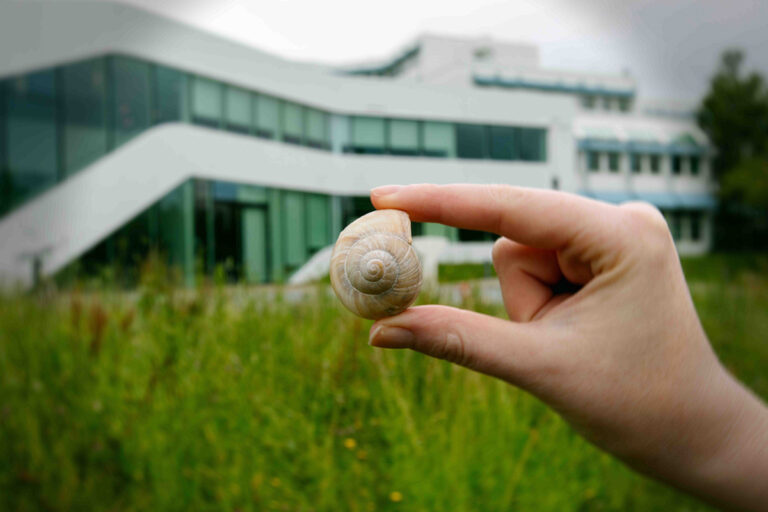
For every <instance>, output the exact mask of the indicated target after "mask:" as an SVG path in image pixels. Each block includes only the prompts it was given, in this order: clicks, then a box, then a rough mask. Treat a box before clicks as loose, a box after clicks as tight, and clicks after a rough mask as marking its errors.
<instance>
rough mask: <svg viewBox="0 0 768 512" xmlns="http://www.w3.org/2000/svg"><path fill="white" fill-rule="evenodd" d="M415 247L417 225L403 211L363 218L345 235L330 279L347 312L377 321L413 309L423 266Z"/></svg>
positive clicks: (333, 258) (334, 256)
mask: <svg viewBox="0 0 768 512" xmlns="http://www.w3.org/2000/svg"><path fill="white" fill-rule="evenodd" d="M411 241H412V239H411V220H410V219H409V218H408V214H407V213H405V212H401V211H399V210H377V211H374V212H371V213H369V214H366V215H363V216H362V217H360V218H359V219H357V220H356V221H354V222H353V223H352V224H350V225H349V226H347V227H346V228H345V229H344V231H342V232H341V234H340V235H339V239H338V240H337V241H336V245H335V246H334V247H333V254H332V255H331V269H330V274H331V286H333V290H334V291H335V292H336V296H337V297H338V298H339V300H340V301H341V302H342V303H343V304H344V305H345V306H346V307H347V309H349V310H350V311H352V312H353V313H354V314H356V315H358V316H361V317H363V318H370V319H377V318H383V317H385V316H393V315H396V314H398V313H400V312H401V311H404V310H405V309H406V308H407V307H408V306H410V305H411V304H413V301H414V300H416V296H417V295H418V294H419V290H420V289H421V262H420V261H419V257H418V255H417V254H416V251H414V250H413V247H412V246H411Z"/></svg>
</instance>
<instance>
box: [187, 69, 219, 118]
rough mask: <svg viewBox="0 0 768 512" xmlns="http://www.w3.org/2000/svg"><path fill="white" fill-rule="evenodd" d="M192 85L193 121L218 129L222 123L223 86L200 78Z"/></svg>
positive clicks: (195, 78) (194, 79) (196, 78)
mask: <svg viewBox="0 0 768 512" xmlns="http://www.w3.org/2000/svg"><path fill="white" fill-rule="evenodd" d="M192 84H193V85H192V121H193V122H195V123H197V124H201V125H204V126H210V127H212V128H218V127H219V126H221V122H222V115H221V114H222V104H223V101H222V91H223V87H222V85H221V84H220V83H218V82H214V81H213V80H209V79H207V78H202V77H199V76H197V77H194V78H193V82H192Z"/></svg>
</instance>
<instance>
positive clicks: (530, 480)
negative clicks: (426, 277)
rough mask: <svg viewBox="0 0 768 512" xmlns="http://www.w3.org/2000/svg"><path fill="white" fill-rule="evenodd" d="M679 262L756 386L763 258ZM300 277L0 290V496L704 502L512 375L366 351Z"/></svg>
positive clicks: (37, 500) (152, 502)
mask: <svg viewBox="0 0 768 512" xmlns="http://www.w3.org/2000/svg"><path fill="white" fill-rule="evenodd" d="M685 266H686V269H687V270H688V271H689V272H690V275H691V281H690V282H691V287H692V291H693V296H694V300H695V302H696V305H697V307H698V309H699V312H700V313H701V315H702V319H703V323H704V326H705V328H706V329H707V332H708V333H709V335H710V337H711V339H712V342H713V344H714V345H715V347H716V349H717V350H718V353H719V354H720V355H721V356H722V359H723V360H724V362H725V364H726V365H727V366H728V367H729V368H731V370H732V371H733V372H734V373H735V374H736V375H737V376H738V377H739V378H741V379H742V380H743V381H744V382H745V383H747V384H748V385H749V386H750V387H752V388H753V389H754V390H755V391H756V392H757V393H759V394H760V395H761V396H762V397H764V398H765V397H768V381H767V380H766V375H765V370H764V369H765V368H766V365H768V344H766V339H768V313H767V312H768V278H766V277H765V276H766V274H765V272H764V270H765V269H766V268H768V258H765V257H749V258H737V257H731V256H713V257H707V258H703V259H699V260H696V261H690V262H688V261H686V262H685ZM316 291H317V293H315V294H314V298H311V299H308V300H304V301H301V302H299V303H292V302H289V301H287V300H283V299H282V298H281V297H280V296H279V295H278V296H277V297H276V298H275V299H274V300H269V301H267V300H265V299H264V298H259V297H258V296H255V295H254V294H253V293H250V292H248V291H246V290H236V291H233V290H232V289H229V288H224V287H218V286H201V287H200V288H199V289H196V290H194V291H179V290H176V289H174V288H172V287H170V286H168V285H166V284H164V281H163V280H162V279H156V278H154V277H153V276H151V275H150V276H148V277H146V276H145V278H144V280H143V284H142V285H141V286H140V288H139V289H138V291H137V292H135V293H129V294H127V293H119V292H111V291H109V290H106V289H104V290H100V291H94V292H88V293H84V292H81V293H78V292H76V291H75V292H69V293H59V294H56V293H45V292H41V293H39V294H35V295H30V296H11V297H5V298H2V299H0V508H2V509H7V510H20V511H25V510H93V509H98V510H115V511H123V510H125V511H132V510H190V509H192V510H226V511H235V510H243V511H245V510H286V511H325V510H334V511H339V510H344V511H347V510H349V511H370V510H393V511H395V510H399V511H423V510H446V511H462V510H466V511H475V510H510V509H515V510H537V511H539V510H544V511H546V510H557V511H568V510H572V511H582V510H596V511H597V510H606V511H607V510H706V507H705V506H703V505H701V504H699V503H698V502H696V501H694V500H692V499H690V498H688V497H686V496H683V495H681V494H679V493H677V492H675V491H673V490H671V489H668V488H666V487H664V486H662V485H660V484H657V483H654V482H652V481H650V480H647V479H645V478H643V477H640V476H638V475H635V474H633V473H632V472H630V471H629V470H627V469H626V468H624V467H623V466H622V465H621V464H619V463H618V462H616V461H614V460H613V459H611V458H610V457H608V456H607V455H604V454H602V453H600V452H599V451H597V450H596V449H595V448H593V447H591V446H590V445H589V444H587V443H586V442H584V441H583V440H581V439H580V438H579V437H578V436H576V435H575V434H574V433H573V432H572V431H571V429H570V428H569V427H568V426H567V425H566V424H565V423H564V422H563V421H562V420H561V419H560V418H559V417H558V416H557V415H556V414H555V413H553V412H551V411H550V410H549V409H547V408H546V407H544V406H543V405H542V404H540V403H539V402H538V401H537V400H535V399H533V398H531V397H530V396H528V395H527V394H525V393H523V392H521V391H519V390H517V389H514V388H512V387H510V386H507V385H504V384H502V383H500V382H498V381H495V380H493V379H491V378H488V377H484V376H481V375H477V374H474V373H472V372H469V371H467V370H464V369H461V368H457V367H453V366H451V365H449V364H447V363H444V362H441V361H435V360H430V359H427V358H426V357H423V356H421V355H419V354H415V353H410V352H404V351H403V352H384V351H381V350H377V349H371V348H369V347H368V346H367V345H366V343H365V341H366V338H367V330H368V327H369V326H370V322H368V321H364V320H360V319H357V318H355V317H353V316H352V315H351V314H348V313H346V312H345V311H342V310H341V309H340V307H339V306H338V305H337V303H336V301H335V300H333V299H332V298H329V297H328V296H327V294H326V293H324V291H325V288H324V287H320V286H319V287H318V288H317V289H316ZM427 299H428V298H426V299H425V300H427ZM472 307H474V308H475V309H479V310H483V311H486V312H488V313H492V314H497V315H501V314H502V311H501V310H500V308H499V307H495V306H485V305H482V304H478V303H473V304H472Z"/></svg>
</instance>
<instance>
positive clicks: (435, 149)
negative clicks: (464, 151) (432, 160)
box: [421, 121, 456, 157]
mask: <svg viewBox="0 0 768 512" xmlns="http://www.w3.org/2000/svg"><path fill="white" fill-rule="evenodd" d="M421 140H422V153H423V154H424V156H434V157H455V156H456V136H455V132H454V126H453V125H452V124H451V123H440V122H436V121H424V122H423V123H422V135H421Z"/></svg>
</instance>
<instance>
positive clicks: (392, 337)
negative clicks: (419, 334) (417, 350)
mask: <svg viewBox="0 0 768 512" xmlns="http://www.w3.org/2000/svg"><path fill="white" fill-rule="evenodd" d="M413 339H414V337H413V333H412V332H411V331H409V330H408V329H404V328H402V327H390V326H387V325H378V326H376V327H375V328H374V329H373V330H372V331H371V337H370V339H369V340H368V344H369V345H371V346H373V347H380V348H409V347H411V346H413Z"/></svg>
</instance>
